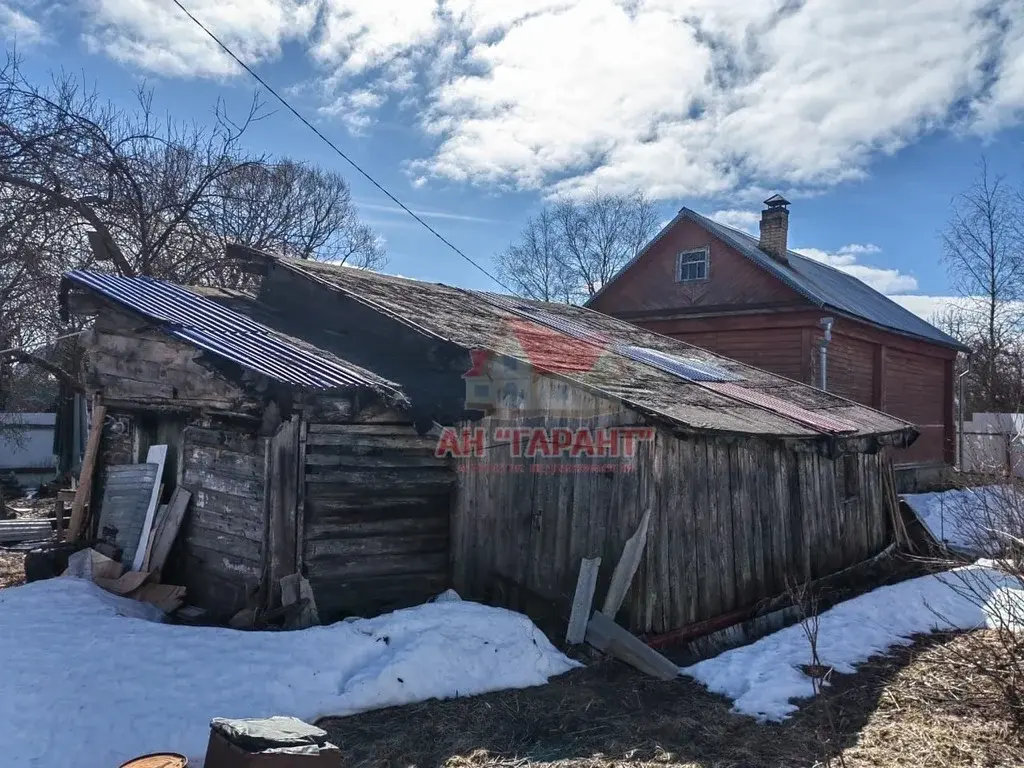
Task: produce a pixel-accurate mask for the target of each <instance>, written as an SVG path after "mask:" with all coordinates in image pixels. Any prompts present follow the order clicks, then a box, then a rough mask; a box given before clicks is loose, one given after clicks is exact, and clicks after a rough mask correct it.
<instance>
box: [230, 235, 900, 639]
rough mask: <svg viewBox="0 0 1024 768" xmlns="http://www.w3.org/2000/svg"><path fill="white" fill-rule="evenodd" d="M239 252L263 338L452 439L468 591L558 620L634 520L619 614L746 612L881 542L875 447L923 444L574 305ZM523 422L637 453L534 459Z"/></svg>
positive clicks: (885, 512)
mask: <svg viewBox="0 0 1024 768" xmlns="http://www.w3.org/2000/svg"><path fill="white" fill-rule="evenodd" d="M234 255H235V257H236V258H246V257H247V258H249V259H250V260H252V261H253V262H254V263H255V264H261V265H262V266H261V267H260V269H261V271H262V273H263V277H262V279H261V283H260V288H259V294H258V298H259V303H260V304H261V305H263V306H267V307H272V308H273V309H274V311H275V312H276V316H275V322H276V323H277V324H278V325H277V326H276V327H278V328H279V329H281V330H282V331H284V332H285V333H289V334H294V335H301V336H303V337H304V338H305V339H306V340H307V341H309V342H311V343H313V344H315V345H317V346H318V347H320V348H322V349H325V350H329V351H330V352H331V353H333V354H335V355H337V356H339V357H341V358H343V359H345V360H349V361H351V362H352V363H354V364H357V365H360V366H362V367H364V368H366V369H368V370H372V371H374V372H375V373H376V374H378V375H380V376H382V377H384V378H386V379H387V380H389V381H393V382H395V383H396V386H399V387H400V388H401V390H402V392H403V393H404V394H405V396H406V397H408V399H409V401H410V414H412V420H413V422H414V423H416V424H419V425H420V427H421V429H426V428H427V425H432V426H433V427H434V429H435V431H436V430H437V429H438V428H439V427H448V428H451V429H453V430H454V432H453V433H449V436H450V434H455V435H457V436H459V438H460V439H464V440H466V441H468V445H469V446H470V448H472V449H473V450H471V451H470V453H471V454H474V455H465V450H463V452H462V454H463V455H457V456H456V472H455V474H456V487H455V493H454V498H453V504H452V507H451V551H450V566H451V571H450V577H451V581H452V584H453V586H454V587H455V588H456V589H457V590H458V591H460V592H461V593H463V594H465V595H466V596H469V597H472V598H477V599H485V600H491V601H494V602H500V603H505V604H508V605H512V606H514V607H520V608H521V607H524V605H526V602H524V601H523V596H524V595H525V596H529V597H531V598H536V599H539V601H540V602H541V603H545V604H546V605H547V606H548V607H549V608H551V609H552V610H554V611H556V612H560V613H561V614H562V615H563V616H565V615H567V612H568V606H569V602H570V600H571V597H572V594H573V591H574V588H575V583H576V577H577V572H578V569H579V566H580V560H581V558H584V557H597V556H600V557H601V558H602V566H601V577H600V578H601V581H600V584H599V590H600V589H603V588H604V587H605V586H606V585H607V582H608V579H609V577H610V572H611V570H612V567H613V566H614V564H615V562H616V561H617V559H618V557H619V556H620V554H621V552H622V547H623V544H624V543H625V541H626V540H627V538H628V537H629V536H630V535H632V533H633V532H634V531H635V530H636V528H637V526H638V524H639V522H640V520H641V519H642V517H643V515H644V513H645V512H646V511H648V510H650V511H651V523H650V532H649V536H650V538H649V541H650V543H649V546H648V547H647V548H646V550H645V553H644V558H643V561H642V563H641V566H640V570H639V572H638V575H637V578H636V580H635V581H634V583H633V587H632V588H631V590H630V591H629V594H628V597H627V600H626V603H625V606H624V608H623V614H622V615H621V616H620V620H621V621H623V622H624V623H626V624H628V626H629V627H630V628H631V629H632V630H634V631H637V632H644V633H662V632H671V631H677V630H681V629H685V628H687V627H695V626H699V625H701V624H702V623H705V622H707V621H709V620H714V619H721V618H723V617H724V618H725V619H726V620H727V619H728V617H730V616H740V615H743V613H744V611H745V610H747V609H752V608H754V607H755V606H757V605H759V604H761V603H762V602H763V601H764V600H765V599H768V598H772V597H775V596H777V595H779V594H780V593H781V592H783V591H784V590H785V588H786V584H787V583H788V582H800V581H806V580H810V579H816V578H819V577H824V576H827V575H829V574H834V573H836V572H838V571H841V570H843V569H845V568H847V567H848V566H851V565H854V564H857V563H859V562H861V561H863V560H865V559H866V558H869V557H871V556H873V555H876V554H877V553H879V552H880V551H882V550H883V549H884V548H885V547H886V546H887V545H888V544H889V543H890V542H891V541H892V531H891V530H890V523H889V520H890V517H889V515H890V507H891V503H892V502H893V501H894V500H893V499H891V498H889V495H888V494H887V492H886V490H885V487H886V483H885V479H886V473H887V471H888V467H889V464H890V459H889V457H888V452H889V451H891V450H900V449H904V448H906V447H907V446H909V445H910V444H911V443H912V442H913V441H914V440H915V439H916V436H917V433H916V431H915V430H914V429H913V427H912V426H911V425H910V424H908V423H906V422H904V421H902V420H899V419H896V418H894V417H892V416H889V415H886V414H884V413H881V412H879V411H876V410H873V409H871V408H869V407H865V406H863V405H860V404H858V403H855V402H853V401H851V400H847V399H844V398H841V397H838V396H836V395H833V394H829V393H826V392H822V391H820V390H817V389H815V388H813V387H810V386H807V385H805V384H801V383H798V382H795V381H792V380H789V379H786V378H783V377H780V376H778V375H775V374H771V373H768V372H765V371H763V370H759V369H757V368H753V367H751V366H749V365H745V364H742V363H739V362H736V361H732V360H728V359H725V358H722V357H720V356H717V355H715V354H712V353H710V352H707V351H705V350H702V349H699V348H697V347H694V346H692V345H689V344H686V343H684V342H682V341H679V340H677V339H673V338H668V337H665V336H661V335H658V334H656V333H653V332H650V331H647V330H644V329H642V328H638V327H636V326H633V325H630V324H628V323H625V322H622V321H619V320H616V319H614V318H611V317H608V316H606V315H602V314H599V313H597V312H594V311H591V310H588V309H585V308H580V307H569V306H564V305H557V304H545V303H540V302H532V301H525V300H520V299H514V298H512V297H505V296H497V295H493V294H486V293H480V292H474V291H467V290H461V289H458V288H453V287H449V286H444V285H438V284H429V283H423V282H418V281H412V280H406V279H402V278H397V277H389V276H385V275H380V274H375V273H372V272H368V271H365V270H358V269H350V268H345V267H336V266H331V265H327V264H321V263H316V262H310V261H299V260H290V259H283V258H274V257H270V256H267V255H261V254H258V253H255V252H244V251H239V250H236V251H235V254H234ZM517 428H519V429H523V430H528V431H530V433H531V434H536V432H535V430H537V429H541V430H547V431H548V434H551V433H552V432H553V431H554V430H566V431H568V432H569V434H570V435H576V434H579V432H580V430H583V431H586V430H590V431H591V433H593V432H594V430H606V429H616V430H619V431H620V434H621V433H623V431H625V430H629V429H638V430H646V431H647V432H646V435H647V438H649V439H643V440H639V441H638V442H637V449H636V451H635V453H633V454H632V455H628V456H626V455H619V456H615V457H612V458H613V459H614V460H611V461H609V460H608V457H606V456H605V457H602V456H594V455H590V454H588V453H587V452H586V451H582V452H579V453H578V454H577V455H575V456H571V455H566V453H565V452H564V451H563V452H561V453H559V452H558V451H554V452H553V453H552V454H546V453H545V452H544V451H540V452H538V451H534V452H532V455H530V454H531V452H530V451H522V450H517V449H516V448H515V447H513V442H514V438H513V439H511V440H510V439H509V437H508V436H509V434H511V433H510V430H514V429H517ZM480 430H482V434H483V437H482V438H481V439H480V440H477V438H478V437H481V432H480ZM559 434H564V432H559ZM441 447H442V448H444V446H441ZM448 447H449V448H450V447H451V446H450V445H449V446H448ZM464 448H465V444H464ZM477 448H478V449H479V450H476V449H477ZM449 453H451V451H449ZM456 453H457V452H456ZM534 603H536V600H534Z"/></svg>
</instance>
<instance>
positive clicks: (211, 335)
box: [64, 270, 398, 393]
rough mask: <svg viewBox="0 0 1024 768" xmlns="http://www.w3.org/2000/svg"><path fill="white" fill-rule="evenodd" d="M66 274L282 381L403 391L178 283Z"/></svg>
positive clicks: (321, 386)
mask: <svg viewBox="0 0 1024 768" xmlns="http://www.w3.org/2000/svg"><path fill="white" fill-rule="evenodd" d="M64 279H65V280H66V281H70V282H72V283H75V284H77V285H80V286H85V287H87V288H89V289H91V290H93V291H96V292H97V293H99V294H101V295H102V296H104V297H106V298H108V299H111V300H113V301H115V302H117V303H118V304H120V305H122V306H124V307H126V308H128V309H130V310H132V311H134V312H137V313H139V314H141V315H143V316H144V317H146V318H148V319H149V320H151V321H153V322H155V323H157V324H158V325H159V327H160V329H161V330H162V331H164V332H165V333H167V334H169V335H171V336H175V337H176V338H178V339H181V340H182V341H186V342H188V343H189V344H193V345H195V346H197V347H199V348H201V349H203V350H206V351H207V352H210V353H212V354H214V355H217V356H218V357H221V358H223V359H225V360H229V361H231V362H233V363H236V364H238V365H240V366H242V367H243V368H246V369H248V370H250V371H254V372H255V373H259V374H262V375H264V376H267V377H268V378H271V379H274V380H275V381H279V382H281V383H283V384H289V385H292V386H296V387H304V388H308V389H314V390H328V389H341V388H352V387H365V388H369V389H374V390H377V391H390V392H392V393H395V392H397V391H398V387H397V385H395V384H393V383H392V382H389V381H387V380H385V379H382V378H381V377H379V376H377V375H375V374H373V373H371V372H369V371H367V370H364V369H362V368H360V367H358V366H355V365H352V364H351V363H347V362H346V361H344V360H341V359H339V358H337V357H335V356H334V355H332V354H330V353H329V352H326V351H324V350H322V349H319V348H317V347H313V346H311V345H309V344H307V343H305V342H303V341H300V340H298V339H293V338H290V337H287V336H285V335H284V334H281V333H278V332H277V331H274V330H273V329H271V328H269V327H267V326H266V325H263V324H262V323H259V322H256V321H255V320H253V319H251V318H249V317H247V316H246V315H243V314H241V313H239V312H236V311H234V310H232V309H229V308H227V307H224V306H222V305H221V304H218V303H217V302H215V301H211V300H210V299H209V298H207V297H206V296H201V295H199V294H198V293H194V292H192V291H190V290H188V289H186V288H184V287H182V286H180V285H176V284H175V283H169V282H166V281H164V280H157V279H155V278H152V277H121V276H118V275H107V274H103V273H100V272H90V271H85V270H74V271H72V272H68V273H67V274H66V275H65V276H64Z"/></svg>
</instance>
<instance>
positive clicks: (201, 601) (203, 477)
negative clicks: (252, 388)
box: [176, 426, 267, 615]
mask: <svg viewBox="0 0 1024 768" xmlns="http://www.w3.org/2000/svg"><path fill="white" fill-rule="evenodd" d="M181 461H182V463H181V466H180V467H179V472H180V476H181V485H182V486H183V487H184V488H187V489H188V490H189V491H191V492H192V504H191V505H190V507H189V512H188V515H187V516H186V518H185V525H184V530H183V532H182V534H181V537H180V539H179V546H180V552H181V555H182V557H183V562H181V563H180V567H179V568H178V569H176V575H179V576H180V578H182V579H183V584H184V586H185V587H186V589H187V590H188V599H189V602H190V603H194V604H196V605H199V606H201V607H203V608H207V609H208V610H211V611H213V612H214V613H215V614H219V615H230V614H231V613H234V612H235V611H237V610H239V609H241V608H243V607H245V602H246V590H247V589H253V588H254V587H255V586H256V584H257V583H258V582H259V579H260V573H261V564H262V562H263V557H264V549H263V542H264V536H265V531H264V528H265V514H266V510H265V469H266V462H267V438H263V437H256V436H253V435H250V434H246V433H245V432H244V431H242V430H234V429H231V428H222V429H207V428H202V427H197V426H189V427H186V428H185V430H184V432H183V434H182V450H181Z"/></svg>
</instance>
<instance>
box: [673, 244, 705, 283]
mask: <svg viewBox="0 0 1024 768" xmlns="http://www.w3.org/2000/svg"><path fill="white" fill-rule="evenodd" d="M709 261H710V253H709V249H708V247H707V246H706V245H705V246H704V247H703V248H691V249H689V250H686V251H681V252H680V254H679V256H678V258H677V262H676V280H677V281H678V282H680V283H693V282H697V281H698V280H707V279H708V266H709V263H708V262H709Z"/></svg>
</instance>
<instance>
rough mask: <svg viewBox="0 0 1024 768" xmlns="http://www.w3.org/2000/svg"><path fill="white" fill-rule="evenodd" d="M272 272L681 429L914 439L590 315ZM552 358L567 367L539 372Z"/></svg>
mask: <svg viewBox="0 0 1024 768" xmlns="http://www.w3.org/2000/svg"><path fill="white" fill-rule="evenodd" d="M271 265H272V267H271V268H274V267H279V268H285V269H288V270H291V271H293V272H296V273H299V274H301V275H304V276H306V277H307V278H308V279H311V280H314V281H316V282H318V283H320V284H322V285H324V286H327V287H329V288H330V289H332V290H336V291H339V292H341V293H342V294H344V295H346V296H348V297H350V298H352V299H354V300H356V301H359V302H361V303H363V304H365V305H368V306H371V307H373V308H375V309H376V310H377V311H379V312H382V313H383V314H385V315H387V316H389V317H391V318H393V319H395V320H397V321H399V322H402V323H405V324H406V325H409V326H411V327H413V328H416V329H418V330H420V331H421V332H423V333H425V334H427V335H429V336H432V337H435V338H443V339H446V340H448V341H451V342H453V343H455V344H457V345H459V346H462V347H464V348H466V349H470V350H472V349H487V350H491V351H493V352H496V353H498V354H501V355H505V356H507V357H511V358H514V359H518V360H522V361H523V362H526V363H529V364H532V365H535V366H536V367H541V368H546V369H547V370H548V372H550V373H552V374H553V375H557V376H559V377H561V378H564V379H568V380H571V381H574V382H576V383H578V384H579V385H581V386H583V387H584V388H587V389H589V390H592V391H594V392H597V393H599V394H601V395H604V396H608V397H612V398H615V399H620V400H622V401H623V402H624V403H625V404H626V405H627V406H629V407H631V408H633V409H634V410H637V411H640V412H644V413H648V414H651V415H654V416H656V417H660V418H662V419H663V420H667V421H670V422H673V423H675V424H677V425H679V426H681V427H686V428H690V429H693V430H699V431H720V432H729V433H735V434H758V435H773V436H786V437H801V438H816V437H821V436H822V435H824V434H829V435H835V434H838V433H842V435H843V436H847V437H864V436H869V435H874V436H877V435H894V436H898V440H906V439H909V438H910V437H911V436H912V435H913V429H912V426H911V425H909V424H908V423H906V422H904V421H902V420H900V419H896V418H894V417H892V416H888V415H886V414H883V413H880V412H878V411H875V410H873V409H871V408H868V407H865V406H862V405H859V404H857V403H853V402H851V401H848V400H845V399H843V398H840V397H837V396H835V395H832V394H829V393H826V392H822V391H820V390H817V389H814V388H812V387H809V386H806V385H804V384H800V383H798V382H795V381H791V380H789V379H785V378H782V377H780V376H776V375H775V374H771V373H768V372H766V371H763V370H760V369H758V368H754V367H751V366H748V365H745V364H743V363H739V362H736V361H733V360H727V359H725V358H722V357H720V356H718V355H714V354H712V353H711V352H708V351H706V350H703V349H700V348H698V347H694V346H692V345H690V344H686V343H685V342H682V341H679V340H677V339H672V338H668V337H665V336H661V335H659V334H656V333H653V332H651V331H647V330H644V329H642V328H639V327H637V326H634V325H630V324H629V323H625V322H623V321H620V320H617V319H615V318H612V317H609V316H607V315H602V314H600V313H598V312H594V311H592V310H589V309H586V308H583V307H574V306H567V305H564V304H551V303H546V302H538V301H529V300H525V299H520V298H518V297H510V296H500V295H497V294H488V293H483V292H478V291H469V290H464V289H460V288H453V287H450V286H447V285H442V284H438V283H426V282H420V281H416V280H409V279H406V278H399V277H392V276H387V275H381V274H378V273H374V272H370V271H367V270H362V269H356V268H351V267H344V266H338V265H331V264H324V263H320V262H313V261H306V260H300V259H289V258H274V259H272V261H271ZM524 325H525V326H528V327H529V328H530V329H531V330H529V331H528V334H529V338H525V337H524V333H523V332H522V329H523V327H524ZM588 335H589V337H590V338H591V339H593V344H592V345H590V346H589V348H588V346H587V345H586V344H583V345H581V344H579V343H566V342H567V340H568V338H569V337H572V338H575V339H576V340H581V339H583V340H586V339H587V338H588ZM631 347H637V348H644V349H646V350H655V351H656V352H660V353H663V354H668V355H672V356H675V357H680V358H685V359H687V360H690V361H692V362H693V363H696V364H698V365H707V366H713V367H717V368H721V369H724V371H725V372H727V373H731V374H733V375H734V376H735V377H736V379H737V380H736V381H732V382H724V381H723V382H717V383H715V382H706V381H699V380H688V379H684V378H681V377H680V376H678V375H674V374H672V373H670V372H668V371H667V370H664V369H663V368H662V367H658V366H657V365H654V364H652V363H651V362H648V361H645V360H644V359H642V358H641V357H640V356H637V355H635V354H631V353H630V351H629V348H631ZM595 348H597V351H596V353H595ZM545 355H547V356H549V357H551V358H552V359H555V360H558V361H559V364H558V365H557V366H556V365H553V364H552V365H547V364H546V363H544V362H540V364H538V360H543V359H544V358H545ZM698 378H699V377H698ZM826 420H832V421H835V422H841V423H842V424H841V426H840V427H839V428H836V429H828V428H826V427H825V426H823V423H822V422H824V421H826Z"/></svg>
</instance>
